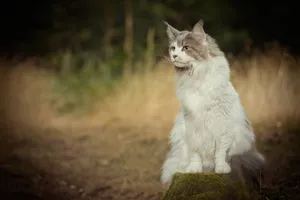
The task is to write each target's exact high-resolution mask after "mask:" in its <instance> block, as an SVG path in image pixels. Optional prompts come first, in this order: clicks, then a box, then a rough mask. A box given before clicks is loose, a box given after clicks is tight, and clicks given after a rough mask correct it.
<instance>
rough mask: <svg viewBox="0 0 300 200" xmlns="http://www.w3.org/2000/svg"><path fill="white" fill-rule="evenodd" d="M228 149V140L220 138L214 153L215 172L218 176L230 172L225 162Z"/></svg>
mask: <svg viewBox="0 0 300 200" xmlns="http://www.w3.org/2000/svg"><path fill="white" fill-rule="evenodd" d="M229 147H230V141H229V138H226V137H221V138H220V140H219V142H218V144H217V146H216V152H215V172H216V173H218V174H228V173H230V172H231V167H230V165H229V164H228V163H227V161H226V157H227V152H228V149H229Z"/></svg>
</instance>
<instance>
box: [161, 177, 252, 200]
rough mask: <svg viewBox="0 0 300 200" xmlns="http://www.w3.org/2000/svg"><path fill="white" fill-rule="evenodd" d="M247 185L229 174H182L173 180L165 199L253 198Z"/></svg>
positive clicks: (223, 199)
mask: <svg viewBox="0 0 300 200" xmlns="http://www.w3.org/2000/svg"><path fill="white" fill-rule="evenodd" d="M250 193H251V191H250V190H249V188H248V187H247V185H246V184H245V183H244V182H242V181H238V179H236V178H233V177H232V176H231V175H227V174H203V173H198V174H180V173H177V174H175V175H174V177H173V182H172V184H171V186H170V188H169V189H168V191H167V192H166V194H165V196H164V198H163V200H210V199H222V200H225V199H235V200H238V199H243V200H248V199H249V200H250V199H251V200H253V199H255V198H254V197H253V194H250Z"/></svg>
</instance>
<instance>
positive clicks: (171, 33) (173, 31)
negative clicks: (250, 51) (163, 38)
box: [164, 21, 180, 40]
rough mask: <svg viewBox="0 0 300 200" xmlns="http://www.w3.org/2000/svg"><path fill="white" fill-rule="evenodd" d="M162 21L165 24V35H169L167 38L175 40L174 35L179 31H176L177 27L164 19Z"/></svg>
mask: <svg viewBox="0 0 300 200" xmlns="http://www.w3.org/2000/svg"><path fill="white" fill-rule="evenodd" d="M164 23H165V25H166V26H167V35H168V37H169V40H175V39H176V37H177V36H178V35H179V34H180V31H178V30H177V29H175V28H174V27H173V26H171V25H170V24H169V23H168V22H166V21H164Z"/></svg>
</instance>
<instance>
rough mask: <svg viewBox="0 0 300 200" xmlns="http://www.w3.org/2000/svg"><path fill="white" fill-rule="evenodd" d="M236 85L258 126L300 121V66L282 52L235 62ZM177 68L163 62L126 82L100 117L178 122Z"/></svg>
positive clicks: (142, 122)
mask: <svg viewBox="0 0 300 200" xmlns="http://www.w3.org/2000/svg"><path fill="white" fill-rule="evenodd" d="M230 63H231V67H232V82H233V84H234V86H235V88H236V90H237V91H238V93H239V94H240V98H241V100H242V103H243V105H244V106H245V109H246V111H247V112H248V115H249V118H250V119H251V121H252V123H253V124H254V125H255V126H261V125H263V126H267V127H269V126H276V127H284V126H291V125H295V124H297V123H298V122H299V121H298V120H299V119H300V109H299V106H298V102H300V93H299V92H298V91H299V90H298V88H299V87H300V80H299V79H298V77H299V75H300V65H299V64H298V62H297V61H296V60H295V59H294V58H293V57H291V56H289V55H288V54H287V53H285V52H284V50H282V49H278V48H274V49H270V50H269V51H267V52H264V53H262V52H259V51H257V52H254V54H253V55H252V56H251V57H248V58H240V59H231V60H230ZM178 106H179V104H178V101H177V99H176V97H175V87H174V80H173V69H172V66H171V65H170V64H167V63H165V62H161V63H159V64H158V67H157V69H156V70H155V71H154V72H151V73H147V74H141V75H134V76H132V77H129V78H127V79H124V80H123V82H122V84H121V85H120V87H119V89H118V90H117V91H116V92H115V93H114V94H113V95H111V96H109V97H107V98H106V99H105V101H104V102H101V103H99V106H98V108H99V109H96V110H95V113H94V117H93V118H94V119H95V120H99V119H101V120H103V121H106V120H108V121H110V120H116V119H118V121H121V122H126V123H127V124H129V125H132V126H138V125H149V124H150V125H152V126H160V125H165V124H170V123H172V122H173V120H174V117H175V115H176V112H177V111H178Z"/></svg>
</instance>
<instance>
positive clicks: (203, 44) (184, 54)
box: [164, 20, 224, 73]
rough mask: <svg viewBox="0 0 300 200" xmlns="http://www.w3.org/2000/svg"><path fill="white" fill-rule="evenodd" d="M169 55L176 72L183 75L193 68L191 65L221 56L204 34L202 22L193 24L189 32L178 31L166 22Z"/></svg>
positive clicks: (211, 40) (213, 42)
mask: <svg viewBox="0 0 300 200" xmlns="http://www.w3.org/2000/svg"><path fill="white" fill-rule="evenodd" d="M164 23H165V24H166V26H167V35H168V37H169V55H170V60H171V62H172V63H173V64H174V67H175V69H176V71H177V72H179V73H183V72H186V71H189V70H190V69H191V68H193V63H195V62H199V61H204V60H208V59H209V58H212V57H216V56H223V55H224V54H223V52H222V51H221V50H220V49H219V47H218V45H217V43H216V41H215V40H214V39H213V38H212V37H210V36H209V35H208V34H206V33H205V31H204V28H203V24H204V23H203V21H202V20H200V21H199V22H198V23H196V24H195V26H194V27H193V29H192V30H191V31H187V30H183V31H179V30H177V29H175V28H174V27H172V26H171V25H170V24H168V23H167V22H164Z"/></svg>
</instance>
